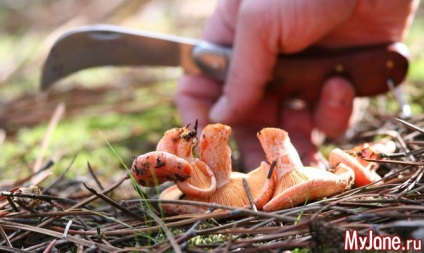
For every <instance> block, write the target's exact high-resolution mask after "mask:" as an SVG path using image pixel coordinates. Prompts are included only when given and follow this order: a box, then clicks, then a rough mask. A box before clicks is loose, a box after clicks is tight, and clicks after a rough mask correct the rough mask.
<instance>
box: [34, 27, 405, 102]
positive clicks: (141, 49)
mask: <svg viewBox="0 0 424 253" xmlns="http://www.w3.org/2000/svg"><path fill="white" fill-rule="evenodd" d="M230 61H231V48H228V47H224V46H221V45H216V44H211V43H208V42H205V41H201V40H195V39H189V38H184V37H178V36H173V35H166V34H158V33H152V32H146V31H139V30H135V29H128V28H124V27H120V26H112V25H91V26H84V27H80V28H77V29H74V30H71V31H69V32H67V33H65V34H64V35H62V36H61V37H60V38H59V39H58V40H57V41H56V42H55V43H54V45H53V47H52V49H51V50H50V52H49V54H48V56H47V58H46V61H45V63H44V66H43V70H42V75H41V88H42V89H43V90H46V89H47V88H49V87H50V86H51V85H52V84H53V83H54V82H56V81H58V80H59V79H61V78H63V77H66V76H68V75H70V74H72V73H74V72H77V71H80V70H83V69H87V68H91V67H99V66H106V65H112V66H129V65H143V66H168V67H179V66H181V67H182V68H183V69H184V71H185V72H186V73H191V74H200V73H203V74H206V75H209V76H210V77H212V78H215V79H217V80H219V81H224V80H225V77H226V74H227V71H228V68H229V66H230ZM407 70H408V49H407V47H406V46H405V45H404V44H402V43H386V44H379V45H370V46H361V47H352V48H344V49H337V50H328V49H322V48H310V49H308V50H305V51H303V52H301V53H296V54H289V55H280V56H279V57H278V60H277V64H276V67H275V70H274V75H273V79H272V81H271V82H270V83H269V84H268V86H267V87H268V91H269V92H273V93H278V94H280V95H281V97H299V98H302V99H305V100H307V101H315V100H316V99H317V97H318V94H319V91H320V88H321V85H322V83H323V82H324V80H325V79H327V78H328V77H330V76H334V75H338V76H343V77H346V78H348V79H349V80H350V81H351V82H352V84H353V85H354V89H355V91H356V95H357V96H372V95H376V94H380V93H383V92H386V91H387V90H388V87H387V85H386V83H387V80H388V79H391V80H392V81H393V83H394V85H395V86H396V85H398V84H400V83H401V82H402V81H403V80H404V78H405V76H406V74H407Z"/></svg>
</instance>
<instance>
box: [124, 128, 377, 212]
mask: <svg viewBox="0 0 424 253" xmlns="http://www.w3.org/2000/svg"><path fill="white" fill-rule="evenodd" d="M230 133H231V128H230V127H229V126H226V125H223V124H210V125H208V126H206V127H205V128H204V129H203V131H202V133H201V135H200V137H199V138H198V137H197V130H196V126H195V127H194V128H190V126H185V127H182V128H174V129H171V130H168V131H167V132H165V134H164V136H163V137H162V139H161V140H160V141H159V143H158V145H157V148H156V151H153V152H149V153H146V154H143V155H140V156H138V157H137V158H136V159H135V160H134V162H133V165H132V167H131V172H132V175H133V177H134V178H135V179H136V181H137V182H138V183H139V184H141V185H143V186H150V187H153V186H156V185H159V184H162V183H164V182H166V181H174V182H175V185H172V186H170V187H169V188H167V189H165V190H164V191H163V192H162V193H161V194H160V196H159V198H160V199H164V200H196V201H201V202H208V203H217V204H221V205H227V206H232V207H249V206H250V205H251V203H250V202H249V196H248V193H247V190H246V187H245V183H244V182H243V181H245V182H246V183H247V187H248V188H249V192H250V194H251V197H252V198H253V201H254V204H255V205H256V207H257V208H258V209H260V210H264V211H269V212H271V211H276V210H280V209H284V208H289V207H292V206H296V205H299V204H302V203H305V202H307V201H312V200H316V199H320V198H324V197H328V196H331V195H334V194H336V193H340V192H343V191H345V190H346V189H349V188H350V187H351V186H352V185H353V183H354V182H355V177H356V178H358V176H357V175H359V178H360V180H361V181H360V182H356V184H357V185H361V184H363V183H366V182H368V183H369V182H371V181H372V182H374V181H375V180H378V179H379V177H377V176H378V175H377V174H376V173H375V172H372V171H371V170H369V169H368V168H367V167H366V166H367V165H366V164H361V163H360V162H359V160H357V159H355V158H354V157H352V156H351V155H349V154H348V153H347V152H345V151H341V150H336V151H334V152H332V154H331V155H330V163H331V164H332V165H333V169H332V172H329V171H326V170H322V169H317V168H313V167H305V166H303V164H302V162H301V160H300V158H299V155H298V153H297V151H296V149H295V148H294V147H293V145H292V143H291V142H290V138H289V136H288V133H287V132H286V131H284V130H282V129H278V128H264V129H263V130H261V131H260V132H259V133H258V138H259V141H260V143H261V145H262V148H263V150H264V152H265V155H266V158H267V161H266V162H265V161H264V162H261V164H260V165H259V167H258V168H257V169H255V170H253V171H251V172H249V173H247V174H246V173H240V172H234V171H232V164H231V149H230V147H229V145H228V141H229V138H230ZM195 147H198V154H195V152H194V150H195ZM363 150H364V151H363V153H370V154H371V153H372V152H367V151H365V150H366V149H363ZM370 173H371V174H370ZM374 174H375V175H374ZM376 175H377V176H376ZM364 178H365V179H366V180H363V179H364ZM162 208H163V210H164V211H165V212H166V213H199V212H204V211H205V210H206V208H205V207H201V206H189V205H178V204H170V203H163V204H162Z"/></svg>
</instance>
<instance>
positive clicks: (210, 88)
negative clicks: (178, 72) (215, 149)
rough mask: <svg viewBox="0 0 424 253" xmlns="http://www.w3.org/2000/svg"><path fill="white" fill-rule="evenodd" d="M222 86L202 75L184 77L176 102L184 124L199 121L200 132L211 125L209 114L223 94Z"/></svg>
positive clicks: (178, 89) (179, 85) (179, 86)
mask: <svg viewBox="0 0 424 253" xmlns="http://www.w3.org/2000/svg"><path fill="white" fill-rule="evenodd" d="M221 87H222V85H221V84H219V83H217V81H215V80H212V79H210V78H208V77H205V76H201V75H186V76H183V77H182V78H181V79H180V81H179V84H178V88H177V95H176V97H175V102H176V105H177V108H178V112H179V114H180V116H181V119H182V121H183V124H193V123H194V122H196V120H198V123H199V131H201V129H203V128H204V127H205V126H206V125H207V124H209V118H208V113H209V110H210V108H211V106H212V105H213V103H214V102H215V100H216V98H217V97H219V94H221Z"/></svg>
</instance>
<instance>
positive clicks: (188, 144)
mask: <svg viewBox="0 0 424 253" xmlns="http://www.w3.org/2000/svg"><path fill="white" fill-rule="evenodd" d="M196 135H197V130H196V129H190V128H189V126H188V125H187V126H184V127H181V128H173V129H170V130H168V131H166V132H165V133H164V135H163V137H162V138H161V139H160V140H159V142H158V145H157V146H156V150H157V151H166V152H168V153H171V154H174V155H177V156H179V157H181V158H184V159H186V160H189V159H191V158H193V153H192V152H193V147H194V145H195V144H196V142H197V136H196Z"/></svg>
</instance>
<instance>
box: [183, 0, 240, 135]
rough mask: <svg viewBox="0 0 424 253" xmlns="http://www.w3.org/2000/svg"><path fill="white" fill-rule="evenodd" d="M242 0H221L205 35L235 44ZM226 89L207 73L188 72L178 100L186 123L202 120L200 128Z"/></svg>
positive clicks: (208, 38)
mask: <svg viewBox="0 0 424 253" xmlns="http://www.w3.org/2000/svg"><path fill="white" fill-rule="evenodd" d="M239 2H240V1H237V0H235V1H220V2H219V4H218V6H217V8H216V10H215V12H214V14H213V15H212V16H211V17H210V19H209V20H208V22H207V24H206V26H205V29H204V33H203V36H202V37H203V39H205V40H207V41H209V42H213V43H217V44H223V45H225V44H228V45H229V44H232V42H233V37H234V24H235V22H236V17H237V14H236V13H237V9H238V4H239ZM221 92H222V84H221V83H219V82H217V81H215V80H212V79H210V78H209V77H207V76H204V75H184V76H183V77H182V78H181V79H180V81H179V85H178V90H177V94H176V104H177V107H178V110H179V113H180V115H181V117H182V121H183V123H184V124H188V123H193V122H195V121H196V120H198V121H199V130H201V129H202V128H203V127H204V126H206V125H207V124H209V123H210V121H209V118H208V114H209V111H210V108H211V107H212V105H213V103H214V102H215V101H216V100H217V99H218V97H219V96H220V94H221Z"/></svg>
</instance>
